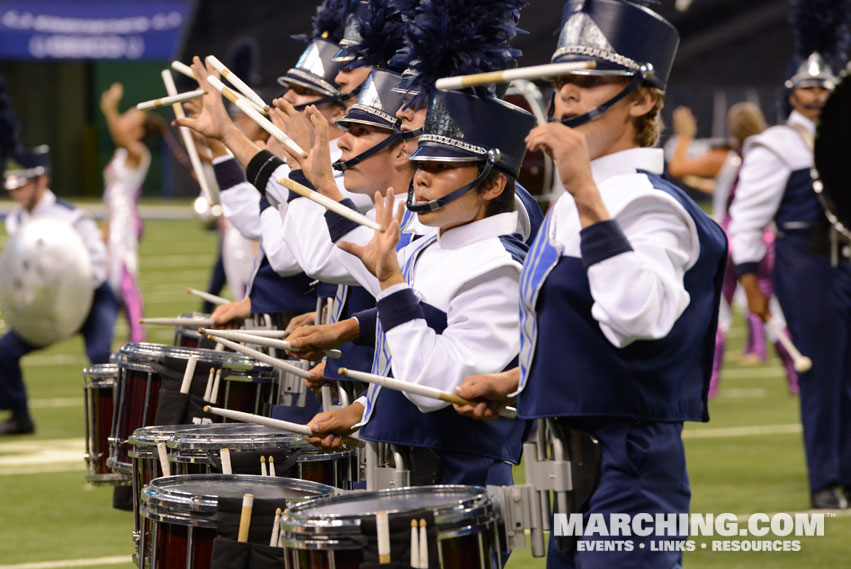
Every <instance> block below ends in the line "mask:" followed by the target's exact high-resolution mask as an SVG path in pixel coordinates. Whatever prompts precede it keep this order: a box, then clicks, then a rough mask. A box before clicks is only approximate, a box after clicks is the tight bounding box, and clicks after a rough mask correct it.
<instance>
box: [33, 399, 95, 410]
mask: <svg viewBox="0 0 851 569" xmlns="http://www.w3.org/2000/svg"><path fill="white" fill-rule="evenodd" d="M82 403H83V398H82V397H50V398H44V399H30V402H29V406H30V409H53V408H56V407H77V406H78V405H82Z"/></svg>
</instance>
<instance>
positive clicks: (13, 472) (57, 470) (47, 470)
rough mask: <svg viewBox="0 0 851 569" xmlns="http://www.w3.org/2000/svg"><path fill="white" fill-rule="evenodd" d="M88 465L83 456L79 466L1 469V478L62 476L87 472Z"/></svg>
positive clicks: (58, 465)
mask: <svg viewBox="0 0 851 569" xmlns="http://www.w3.org/2000/svg"><path fill="white" fill-rule="evenodd" d="M85 471H86V465H85V464H84V463H83V460H82V455H81V456H80V463H79V464H71V463H70V462H67V463H62V464H44V465H41V466H38V467H34V466H23V467H20V468H7V467H2V468H0V476H31V475H33V474H61V473H64V472H85Z"/></svg>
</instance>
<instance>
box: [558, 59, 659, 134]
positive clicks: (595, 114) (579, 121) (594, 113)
mask: <svg viewBox="0 0 851 569" xmlns="http://www.w3.org/2000/svg"><path fill="white" fill-rule="evenodd" d="M643 80H644V75H642V73H641V72H636V73H635V75H633V77H632V80H631V81H630V82H629V83H627V84H626V87H624V88H623V90H622V91H621V92H620V93H618V94H617V95H615V96H614V97H612V98H611V99H609V100H608V101H606V102H605V103H603V104H602V105H600V106H598V107H595V108H593V109H591V110H590V111H588V112H587V113H583V114H581V115H577V116H575V117H570V118H568V119H554V118H553V116H552V113H553V112H554V111H555V104H553V103H551V104H550V122H560V123H561V124H563V125H565V126H567V127H569V128H576V127H578V126H580V125H583V124H585V123H588V122H591V121H595V120H597V119H598V118H600V117H601V116H603V115H604V114H605V113H606V111H608V110H609V109H611V108H612V107H613V106H615V105H616V104H617V103H618V102H620V101H621V100H623V99H624V98H625V97H627V96H628V95H629V94H631V93H632V92H633V91H635V90H636V89H637V88H638V86H639V85H641V82H642V81H643ZM555 97H556V93H555V91H554V92H553V100H555Z"/></svg>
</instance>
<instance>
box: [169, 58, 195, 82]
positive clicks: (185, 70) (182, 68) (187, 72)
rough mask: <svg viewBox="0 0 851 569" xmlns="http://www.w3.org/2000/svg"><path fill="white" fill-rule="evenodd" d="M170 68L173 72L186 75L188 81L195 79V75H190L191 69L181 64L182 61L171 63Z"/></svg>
mask: <svg viewBox="0 0 851 569" xmlns="http://www.w3.org/2000/svg"><path fill="white" fill-rule="evenodd" d="M171 68H172V69H174V70H175V71H177V72H178V73H182V74H183V75H186V76H187V77H189V78H190V79H195V74H194V73H192V68H191V67H189V66H188V65H186V64H185V63H183V62H182V61H177V60H175V61H172V62H171ZM195 80H196V81H197V79H195Z"/></svg>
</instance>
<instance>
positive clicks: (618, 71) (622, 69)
mask: <svg viewBox="0 0 851 569" xmlns="http://www.w3.org/2000/svg"><path fill="white" fill-rule="evenodd" d="M589 61H591V62H594V64H595V66H594V68H593V69H580V70H577V71H574V72H572V74H573V75H620V76H623V77H628V76H630V75H633V74H634V73H635V70H634V69H630V68H628V67H626V66H624V65H620V64H617V63H612V62H611V61H607V60H605V59H600V58H598V57H588V56H587V55H576V54H566V55H562V56H561V57H557V58H554V59H553V61H552V62H553V63H586V62H589ZM548 79H551V78H548Z"/></svg>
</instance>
